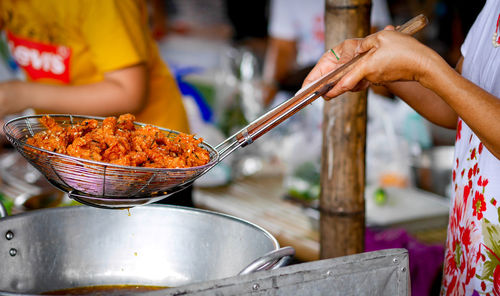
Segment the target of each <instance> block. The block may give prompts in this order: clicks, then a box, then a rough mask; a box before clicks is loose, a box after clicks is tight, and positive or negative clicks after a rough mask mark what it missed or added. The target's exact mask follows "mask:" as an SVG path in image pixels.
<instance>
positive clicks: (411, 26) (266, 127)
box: [235, 14, 428, 146]
mask: <svg viewBox="0 0 500 296" xmlns="http://www.w3.org/2000/svg"><path fill="white" fill-rule="evenodd" d="M427 22H428V21H427V18H426V17H425V16H424V15H422V14H421V15H418V16H416V17H414V18H412V19H411V20H409V21H408V22H406V23H405V24H403V25H401V26H398V27H397V28H396V30H397V31H399V32H401V33H405V34H408V35H412V34H414V33H416V32H418V31H420V30H421V29H422V28H423V27H425V26H426V25H427ZM364 55H365V53H362V54H360V55H358V56H356V57H355V58H353V59H352V60H350V61H349V62H347V63H346V64H344V65H342V66H341V67H339V68H337V69H335V70H333V71H330V72H329V73H327V74H325V75H324V76H322V77H321V78H319V79H318V80H316V81H315V82H314V83H312V84H311V85H309V86H307V87H306V88H304V89H302V90H301V91H299V93H298V94H296V95H295V96H294V97H292V98H291V99H289V100H288V101H285V102H284V103H282V104H281V105H279V106H277V107H275V108H274V109H272V110H270V111H269V112H267V113H266V114H264V115H262V116H261V117H259V118H258V119H256V120H254V121H253V122H252V123H250V124H249V125H248V126H247V127H245V128H243V129H242V130H241V131H240V132H239V133H237V134H236V135H235V136H236V139H237V140H238V142H239V143H240V144H241V146H246V145H248V144H250V143H252V142H253V141H255V140H256V139H257V138H259V137H260V136H262V135H264V134H265V133H267V132H268V131H270V130H271V129H273V128H274V127H275V126H277V125H278V124H280V123H281V122H283V121H284V120H285V119H287V118H288V117H290V116H292V115H293V114H295V113H297V112H298V111H299V110H301V109H302V108H304V107H305V106H307V105H309V104H311V103H312V102H313V101H314V100H316V99H317V98H318V97H320V96H322V95H324V94H325V93H327V92H328V91H329V90H330V89H331V88H333V86H335V84H337V82H338V81H339V80H340V79H341V78H342V77H343V76H344V75H345V74H346V73H348V72H349V71H350V70H351V69H352V67H353V65H354V64H355V63H356V62H357V61H358V60H359V59H360V58H361V57H363V56H364Z"/></svg>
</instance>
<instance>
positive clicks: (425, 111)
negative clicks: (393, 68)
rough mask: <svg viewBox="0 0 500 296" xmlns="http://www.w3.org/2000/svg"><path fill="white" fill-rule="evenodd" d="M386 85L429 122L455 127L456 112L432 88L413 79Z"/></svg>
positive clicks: (450, 127)
mask: <svg viewBox="0 0 500 296" xmlns="http://www.w3.org/2000/svg"><path fill="white" fill-rule="evenodd" d="M386 87H387V89H388V90H389V91H390V92H391V93H392V94H394V95H396V96H398V97H399V98H401V99H402V100H403V101H405V102H406V103H407V104H408V105H410V106H411V107H412V108H413V109H414V110H415V111H417V112H418V113H419V114H420V115H422V116H423V117H425V118H426V119H427V120H429V121H430V122H432V123H434V124H437V125H439V126H442V127H445V128H449V129H455V128H456V125H457V119H458V118H457V113H456V112H455V111H454V110H453V109H452V108H451V107H450V106H449V105H448V104H447V103H446V102H445V101H444V100H443V99H442V98H440V97H439V96H438V95H437V94H436V93H435V92H433V91H432V90H430V89H428V88H425V87H423V86H422V85H421V84H420V83H418V82H414V81H401V82H392V83H388V84H387V85H386Z"/></svg>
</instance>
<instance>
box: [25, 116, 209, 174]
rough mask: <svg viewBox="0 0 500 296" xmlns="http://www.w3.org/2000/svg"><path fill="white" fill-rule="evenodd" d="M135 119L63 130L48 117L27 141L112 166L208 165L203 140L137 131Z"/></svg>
mask: <svg viewBox="0 0 500 296" xmlns="http://www.w3.org/2000/svg"><path fill="white" fill-rule="evenodd" d="M134 120H135V117H134V116H133V115H131V114H123V115H120V117H118V119H117V118H116V117H107V118H106V119H104V120H103V121H102V124H101V125H99V122H98V121H97V120H95V119H86V120H83V121H82V122H80V123H79V124H77V125H73V126H68V127H65V128H64V127H62V126H60V125H59V124H57V122H56V121H55V120H54V119H53V118H52V117H49V116H44V117H42V118H41V119H40V122H41V123H42V124H43V125H44V126H45V127H46V128H47V130H45V131H42V132H39V133H37V134H35V135H34V136H33V137H32V138H28V139H27V142H26V143H27V144H29V145H32V146H35V147H38V148H41V149H45V150H49V151H53V152H57V153H62V154H67V155H70V156H74V157H79V158H83V159H89V160H94V161H101V162H107V163H111V164H117V165H124V166H138V167H154V168H187V167H195V166H201V165H204V164H207V163H208V162H209V160H210V155H209V152H208V151H207V150H205V149H203V148H202V147H200V146H199V144H200V143H202V142H203V139H201V138H200V139H195V138H194V136H193V135H188V134H184V133H179V134H177V135H173V134H172V135H170V136H168V135H166V134H165V133H163V132H162V131H161V130H159V129H158V128H156V127H153V126H150V125H146V126H142V127H138V128H136V126H135V125H134V123H133V122H134Z"/></svg>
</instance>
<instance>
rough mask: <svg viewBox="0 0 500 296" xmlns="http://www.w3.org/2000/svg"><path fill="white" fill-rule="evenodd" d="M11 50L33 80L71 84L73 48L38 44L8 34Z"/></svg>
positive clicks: (17, 61)
mask: <svg viewBox="0 0 500 296" xmlns="http://www.w3.org/2000/svg"><path fill="white" fill-rule="evenodd" d="M7 39H8V43H9V49H10V52H11V54H12V57H13V58H14V60H15V61H16V63H17V64H18V65H19V66H20V67H21V68H23V69H24V71H25V72H26V74H27V75H28V77H29V78H30V79H31V80H38V79H42V78H50V79H55V80H58V81H61V82H63V83H66V84H67V83H69V63H70V59H71V48H69V47H67V46H61V45H53V44H48V43H42V42H36V41H32V40H28V39H26V38H22V37H17V36H14V35H13V34H12V33H11V32H7Z"/></svg>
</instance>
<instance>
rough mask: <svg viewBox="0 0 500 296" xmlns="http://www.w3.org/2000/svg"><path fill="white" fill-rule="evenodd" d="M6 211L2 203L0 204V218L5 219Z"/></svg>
mask: <svg viewBox="0 0 500 296" xmlns="http://www.w3.org/2000/svg"><path fill="white" fill-rule="evenodd" d="M7 216H8V214H7V209H6V208H5V207H4V205H3V203H2V202H0V218H3V217H7Z"/></svg>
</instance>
